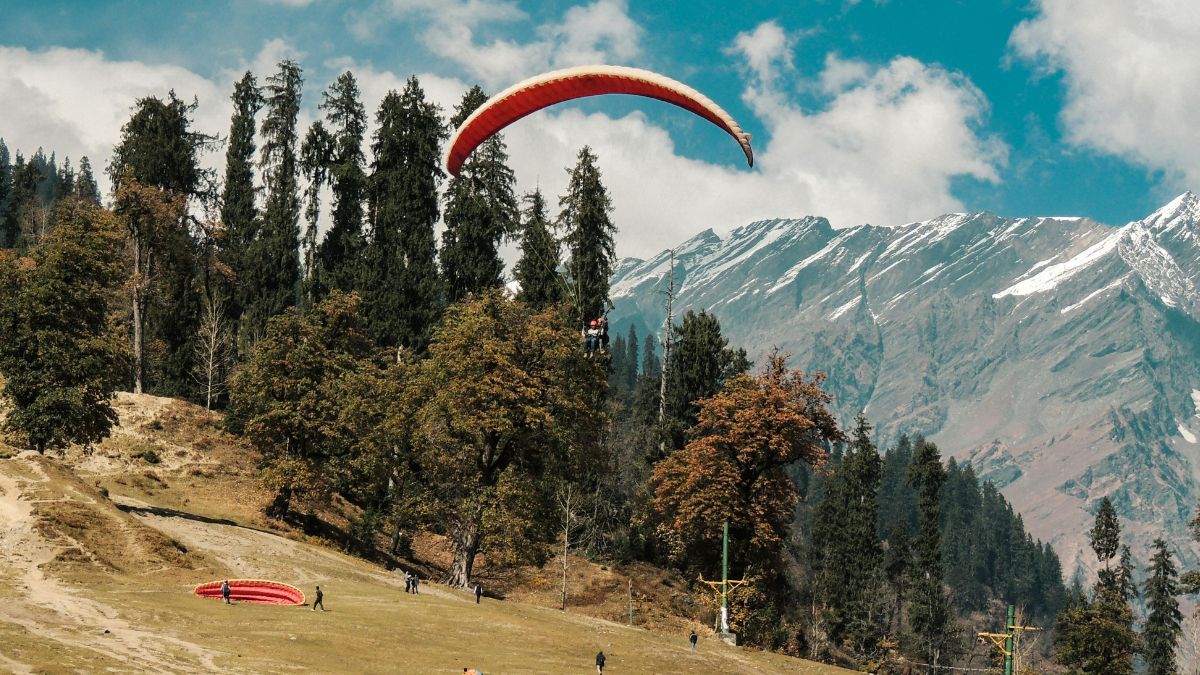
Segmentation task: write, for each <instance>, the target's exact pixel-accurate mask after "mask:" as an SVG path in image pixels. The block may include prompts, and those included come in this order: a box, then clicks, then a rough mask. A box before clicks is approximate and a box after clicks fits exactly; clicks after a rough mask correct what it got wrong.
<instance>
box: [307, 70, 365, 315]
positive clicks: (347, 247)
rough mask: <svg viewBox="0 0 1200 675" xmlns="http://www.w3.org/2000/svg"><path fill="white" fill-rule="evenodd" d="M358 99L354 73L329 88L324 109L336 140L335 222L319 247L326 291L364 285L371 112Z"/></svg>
mask: <svg viewBox="0 0 1200 675" xmlns="http://www.w3.org/2000/svg"><path fill="white" fill-rule="evenodd" d="M360 98H361V95H360V93H359V89H358V82H357V81H356V80H355V79H354V75H353V74H352V73H351V72H350V71H346V72H344V73H342V74H341V75H339V76H338V78H337V80H335V81H334V83H333V84H331V85H330V86H329V88H328V89H326V90H325V92H324V94H323V100H322V101H321V106H320V107H321V110H324V111H325V121H326V126H327V127H328V128H329V133H330V134H331V135H332V137H333V146H332V148H331V152H330V157H329V160H330V165H329V180H330V184H331V187H332V190H333V213H332V223H331V224H330V228H329V233H328V234H326V235H325V238H324V239H323V240H322V241H321V244H320V246H319V247H318V249H317V268H318V269H319V270H320V271H321V272H320V274H321V276H320V279H319V280H318V281H319V285H320V288H321V292H322V293H327V292H328V291H329V290H332V289H335V288H336V289H339V290H342V291H347V292H349V291H353V290H356V289H358V288H361V285H362V284H361V275H362V271H363V269H362V268H363V259H362V257H363V251H364V247H365V245H366V242H365V239H364V237H363V222H364V209H365V207H366V198H367V174H366V156H365V155H364V153H363V136H364V134H366V129H367V111H366V108H364V107H363V104H362V101H361V100H360Z"/></svg>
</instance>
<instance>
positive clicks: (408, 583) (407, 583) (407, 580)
mask: <svg viewBox="0 0 1200 675" xmlns="http://www.w3.org/2000/svg"><path fill="white" fill-rule="evenodd" d="M404 592H405V593H411V592H412V576H410V575H409V573H408V571H407V570H406V571H405V572H404Z"/></svg>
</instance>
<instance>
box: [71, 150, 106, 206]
mask: <svg viewBox="0 0 1200 675" xmlns="http://www.w3.org/2000/svg"><path fill="white" fill-rule="evenodd" d="M75 196H76V197H78V198H80V199H82V200H84V201H86V202H88V203H89V204H91V205H92V206H100V186H99V185H97V184H96V176H95V175H94V174H93V173H92V162H91V160H89V159H88V158H87V155H84V156H83V157H81V158H79V176H78V177H77V178H76V179H75Z"/></svg>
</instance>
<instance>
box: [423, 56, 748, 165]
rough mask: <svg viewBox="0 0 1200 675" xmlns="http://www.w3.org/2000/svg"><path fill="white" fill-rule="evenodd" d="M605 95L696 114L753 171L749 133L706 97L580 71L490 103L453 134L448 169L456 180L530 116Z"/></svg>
mask: <svg viewBox="0 0 1200 675" xmlns="http://www.w3.org/2000/svg"><path fill="white" fill-rule="evenodd" d="M607 94H629V95H633V96H645V97H647V98H655V99H658V100H660V101H665V102H667V103H671V104H673V105H677V106H679V107H680V108H683V109H685V110H688V111H690V112H692V113H695V114H696V115H699V116H700V117H703V118H704V119H706V120H708V121H709V122H712V123H713V124H715V125H717V126H718V127H720V128H721V129H723V130H724V131H725V133H727V134H729V135H730V136H732V137H733V138H734V140H736V141H737V142H738V145H740V146H741V147H742V152H744V153H745V154H746V162H747V163H748V164H749V165H750V166H754V151H753V150H752V149H751V148H750V134H748V133H746V132H745V131H742V128H741V127H740V126H738V123H737V122H735V121H734V119H733V118H732V117H730V115H729V113H727V112H725V111H724V110H722V109H721V107H720V106H718V105H717V104H716V103H713V102H712V101H711V100H710V99H709V98H708V97H707V96H705V95H704V94H701V93H700V92H698V91H696V90H695V89H692V88H691V87H689V86H687V85H686V84H683V83H682V82H676V81H675V80H672V79H671V78H669V77H666V76H664V75H659V74H658V73H652V72H650V71H648V70H641V69H640V68H626V67H623V66H580V67H578V68H566V69H564V70H555V71H553V72H549V73H544V74H542V75H537V76H535V77H531V78H529V79H528V80H525V81H523V82H518V83H517V84H514V85H513V86H511V87H509V88H508V89H505V90H504V91H502V92H500V93H499V94H496V95H495V96H493V97H491V98H490V99H488V100H487V102H485V103H484V104H483V105H481V106H479V108H478V109H476V110H475V112H474V113H472V114H471V116H470V117H468V118H467V119H466V120H464V121H463V123H462V125H461V126H459V127H458V130H457V131H455V132H454V136H453V137H452V138H451V139H450V146H449V148H448V150H447V152H446V170H447V171H449V172H450V175H452V176H457V175H458V173H459V171H460V170H461V169H462V165H463V162H465V161H466V159H467V156H469V155H470V154H471V151H473V150H474V149H475V148H476V147H478V146H479V144H480V143H482V142H484V141H485V140H487V138H488V137H489V136H491V135H492V134H495V133H497V132H499V131H500V130H501V129H503V128H504V127H507V126H508V125H510V124H512V123H513V122H516V121H517V120H519V119H521V118H522V117H525V116H526V115H529V114H532V113H535V112H537V111H539V110H541V109H542V108H546V107H549V106H552V105H554V104H556V103H562V102H564V101H570V100H573V99H577V98H585V97H588V96H602V95H607Z"/></svg>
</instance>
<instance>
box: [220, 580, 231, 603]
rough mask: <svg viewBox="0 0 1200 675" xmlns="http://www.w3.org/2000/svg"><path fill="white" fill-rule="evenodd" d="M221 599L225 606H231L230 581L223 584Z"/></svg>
mask: <svg viewBox="0 0 1200 675" xmlns="http://www.w3.org/2000/svg"><path fill="white" fill-rule="evenodd" d="M221 599H222V600H224V601H225V604H227V605H228V604H230V602H229V580H228V579H226V580H225V581H222V582H221Z"/></svg>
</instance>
